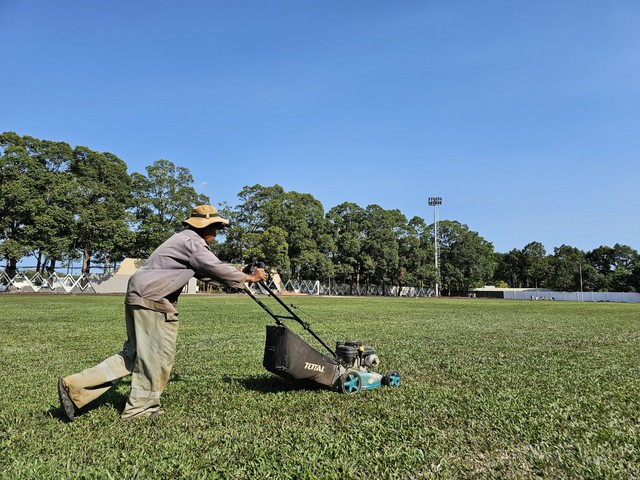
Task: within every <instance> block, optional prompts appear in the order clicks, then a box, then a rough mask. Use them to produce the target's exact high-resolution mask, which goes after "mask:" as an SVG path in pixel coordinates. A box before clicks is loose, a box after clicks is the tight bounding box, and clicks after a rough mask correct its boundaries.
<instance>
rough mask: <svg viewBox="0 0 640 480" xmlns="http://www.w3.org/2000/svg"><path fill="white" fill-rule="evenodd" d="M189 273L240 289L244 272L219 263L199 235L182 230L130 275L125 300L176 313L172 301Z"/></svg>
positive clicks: (187, 278)
mask: <svg viewBox="0 0 640 480" xmlns="http://www.w3.org/2000/svg"><path fill="white" fill-rule="evenodd" d="M193 276H195V277H196V278H198V279H200V280H205V281H211V280H214V281H217V282H220V283H224V284H226V285H229V286H230V287H232V288H242V287H243V286H244V284H245V279H246V275H245V274H244V273H242V272H241V271H239V270H238V269H236V268H233V267H232V266H230V265H227V264H226V263H223V262H221V261H220V259H218V257H216V256H215V255H214V254H213V252H212V251H211V250H210V249H209V246H208V245H207V243H206V242H205V241H204V239H203V238H202V237H200V235H198V234H197V233H196V232H194V231H193V230H183V231H181V232H178V233H176V234H174V235H173V236H171V237H170V238H169V239H168V240H167V241H166V242H164V243H163V244H162V245H160V246H159V247H158V248H156V250H155V251H154V252H153V253H152V254H151V256H150V257H149V258H148V259H147V261H146V262H144V264H142V266H141V267H140V268H139V269H138V270H136V272H135V273H134V274H133V275H132V276H131V278H130V279H129V286H128V287H127V294H126V297H125V303H126V304H127V305H139V306H141V307H145V308H149V309H151V310H156V311H159V312H167V313H176V309H175V306H174V303H175V302H176V301H177V299H178V296H179V295H180V292H181V291H182V288H183V287H184V286H185V285H186V284H187V282H188V281H189V280H190V279H191V278H192V277H193Z"/></svg>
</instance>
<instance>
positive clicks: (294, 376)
mask: <svg viewBox="0 0 640 480" xmlns="http://www.w3.org/2000/svg"><path fill="white" fill-rule="evenodd" d="M254 267H259V268H264V267H263V266H261V264H256V265H255V266H254ZM245 270H248V269H245ZM258 285H259V288H261V289H262V290H263V291H264V292H265V293H266V294H267V295H268V296H270V297H272V298H273V299H275V301H276V302H277V303H278V304H279V306H280V307H282V309H284V311H285V312H286V314H282V315H280V314H276V313H274V311H273V310H271V308H269V306H267V305H266V304H265V303H264V302H263V301H262V300H260V299H259V298H258V297H257V296H256V294H254V293H253V291H252V290H251V289H250V288H249V287H248V286H245V292H246V293H247V294H248V295H249V296H250V297H251V298H252V299H253V300H254V301H255V302H256V303H257V304H258V305H260V306H261V307H262V308H263V309H264V310H265V311H266V312H267V313H268V314H269V315H271V317H273V319H274V320H275V322H276V324H275V325H267V338H266V342H265V347H264V359H263V365H264V368H265V369H267V370H268V371H269V372H271V373H274V374H275V375H278V376H279V377H281V378H284V379H286V380H288V381H290V382H292V383H294V384H297V385H302V386H311V387H323V388H329V389H333V390H337V391H339V392H341V393H347V394H355V393H358V392H359V391H361V390H371V389H373V388H378V387H381V386H390V387H398V386H400V373H398V372H397V371H395V370H390V371H388V372H387V373H386V374H384V375H382V374H380V373H377V372H374V371H372V369H373V368H376V367H378V366H379V364H380V359H379V358H378V356H377V355H376V352H375V350H374V349H373V348H372V347H370V346H368V345H364V344H363V343H362V342H358V341H348V342H336V347H335V350H333V349H331V347H329V345H327V344H326V343H325V342H324V340H322V338H320V337H319V336H318V335H317V334H316V333H315V332H314V331H313V330H311V328H310V327H309V324H308V323H307V322H305V321H304V320H302V319H301V318H300V317H299V316H298V315H297V314H296V313H295V312H294V311H293V310H292V307H293V305H292V306H291V307H290V306H289V305H287V304H286V303H285V302H284V301H283V300H282V299H281V298H280V297H279V296H278V295H276V294H275V293H274V292H273V290H272V289H271V288H270V287H269V286H268V285H267V284H266V282H260V283H259V284H258ZM294 308H295V307H294ZM284 320H293V321H295V322H297V323H298V324H299V325H300V326H302V328H303V329H304V330H305V331H306V332H308V333H309V334H310V335H311V336H312V337H313V338H315V339H316V340H317V341H318V343H320V345H322V347H323V348H324V349H325V350H326V351H327V352H328V355H327V354H323V353H321V352H319V351H318V350H316V349H315V348H314V347H313V346H312V345H310V344H309V343H308V342H306V341H305V340H304V339H303V338H301V337H300V336H298V335H296V334H295V333H294V332H293V331H291V330H290V329H289V328H288V327H287V326H286V325H285V324H284V322H283V321H284Z"/></svg>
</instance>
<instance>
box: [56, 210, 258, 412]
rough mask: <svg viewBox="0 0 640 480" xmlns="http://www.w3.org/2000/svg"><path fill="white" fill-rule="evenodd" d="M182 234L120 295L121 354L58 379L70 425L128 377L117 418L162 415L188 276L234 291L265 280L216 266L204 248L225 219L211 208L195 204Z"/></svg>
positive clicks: (161, 249) (215, 259)
mask: <svg viewBox="0 0 640 480" xmlns="http://www.w3.org/2000/svg"><path fill="white" fill-rule="evenodd" d="M182 223H183V225H184V226H185V227H186V228H185V229H184V230H182V231H180V232H178V233H176V234H174V235H173V236H171V238H169V239H168V240H167V241H166V242H164V243H163V244H162V245H160V246H159V247H158V248H157V249H156V250H155V251H154V252H153V253H152V254H151V256H150V257H149V258H148V259H147V261H146V262H145V263H144V264H143V265H142V266H141V267H140V268H139V269H138V270H137V271H136V272H135V273H134V274H133V275H132V276H131V278H130V279H129V285H128V287H127V293H126V297H125V320H126V327H127V340H126V341H125V342H124V346H123V347H122V351H121V352H120V353H118V354H116V355H113V356H112V357H109V358H107V359H106V360H104V361H103V362H101V363H99V364H98V365H96V366H95V367H91V368H88V369H87V370H84V371H82V372H80V373H76V374H74V375H69V376H67V377H64V378H59V379H58V395H59V398H60V405H61V407H62V410H63V411H64V413H65V415H66V417H67V418H68V419H69V420H70V421H73V420H74V418H75V415H76V413H77V412H78V409H80V408H82V407H84V406H85V405H87V404H88V403H90V402H92V401H93V400H95V399H96V398H98V397H99V396H100V395H102V394H103V393H105V392H106V391H107V390H109V389H110V388H111V387H112V386H113V385H115V384H116V383H117V382H118V381H119V380H120V379H122V378H123V377H125V376H127V375H129V374H132V378H131V392H130V393H129V398H128V400H127V403H126V405H125V408H124V411H123V412H122V414H121V418H122V419H124V420H129V419H132V418H141V417H155V416H158V415H161V414H163V413H164V410H162V409H161V408H160V407H161V403H160V395H161V394H162V391H163V390H164V387H165V386H166V384H167V382H168V381H169V375H170V374H171V368H172V366H173V358H174V356H175V352H176V337H177V334H178V311H177V310H176V303H177V301H178V297H179V296H180V293H181V292H182V289H183V287H184V286H185V285H186V284H187V282H188V281H189V280H190V279H191V278H192V277H194V276H195V277H196V278H198V279H200V280H203V281H217V282H220V283H224V284H226V285H228V286H230V287H233V288H243V287H244V286H245V284H246V283H248V282H251V283H256V282H260V281H262V280H265V279H266V273H265V271H264V269H262V268H257V269H255V270H254V271H253V273H251V274H249V275H247V274H245V273H243V272H241V271H239V270H237V269H235V268H233V267H232V266H230V265H227V264H226V263H223V262H221V261H220V260H219V259H218V257H216V256H215V255H214V253H213V252H212V251H211V250H210V249H209V245H210V244H211V242H212V241H213V239H214V238H215V236H216V233H217V232H218V231H219V230H222V229H224V228H225V227H226V226H227V225H228V224H229V221H228V220H227V219H225V218H222V217H220V216H219V215H218V211H217V210H216V209H215V208H214V207H212V206H211V205H199V206H197V207H195V208H194V209H193V211H192V212H191V216H190V217H189V218H187V219H186V220H184V221H183V222H182Z"/></svg>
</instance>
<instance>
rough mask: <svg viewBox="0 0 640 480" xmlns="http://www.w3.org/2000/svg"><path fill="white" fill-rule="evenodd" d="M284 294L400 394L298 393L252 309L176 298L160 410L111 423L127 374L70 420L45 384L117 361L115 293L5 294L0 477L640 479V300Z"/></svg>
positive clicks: (1, 305) (120, 321)
mask: <svg viewBox="0 0 640 480" xmlns="http://www.w3.org/2000/svg"><path fill="white" fill-rule="evenodd" d="M291 301H293V302H295V303H296V304H297V305H299V306H300V308H301V311H302V312H303V313H304V312H306V314H307V315H306V316H305V318H306V319H307V320H308V321H309V322H310V323H311V324H312V326H313V327H315V330H316V331H317V332H318V333H319V334H320V335H321V336H322V337H323V338H326V339H327V340H329V341H330V342H333V341H335V340H348V339H361V340H364V341H366V342H367V344H369V345H371V346H373V347H374V348H376V350H377V352H378V354H379V356H380V358H381V360H382V365H381V369H382V370H385V369H387V368H395V369H397V370H399V371H400V372H401V373H402V385H401V386H400V388H397V389H390V388H381V389H376V390H371V391H367V392H361V393H359V394H357V395H341V394H338V393H335V392H330V391H326V390H304V389H300V388H294V387H291V386H290V385H289V384H287V383H286V382H284V381H283V380H280V379H279V378H277V377H275V376H272V375H271V374H269V373H268V372H266V371H264V370H263V368H262V353H263V342H264V326H265V324H268V323H271V319H270V317H268V316H267V315H266V314H265V313H264V312H263V311H262V310H261V309H260V308H259V307H258V306H257V305H256V304H255V303H253V302H252V301H251V300H250V299H249V298H247V297H245V296H242V295H237V296H212V297H207V296H203V297H187V296H183V297H182V298H181V300H180V322H181V323H180V334H179V338H178V352H177V356H176V362H175V366H174V369H175V374H174V377H173V380H172V381H170V382H169V384H168V386H167V388H166V390H165V393H164V394H163V403H164V406H165V409H166V410H167V414H166V415H165V416H163V417H159V418H156V419H152V420H138V421H134V422H123V421H121V420H119V418H118V415H119V413H120V409H121V408H122V407H123V405H124V402H125V399H126V395H127V392H128V388H129V382H128V381H123V382H122V383H121V384H119V385H118V386H117V387H115V388H114V389H112V391H110V392H109V393H108V394H106V395H105V396H104V397H103V398H101V399H100V400H98V402H97V404H96V405H95V407H94V408H92V409H89V410H88V411H86V412H85V413H84V414H83V415H81V416H80V417H78V419H77V420H76V422H74V423H64V422H62V421H60V420H59V418H58V416H57V415H58V412H57V408H58V400H57V393H56V378H57V377H58V376H59V375H63V376H64V375H68V374H71V373H75V372H77V371H80V370H82V369H84V368H86V367H90V366H93V365H94V364H96V363H97V362H99V361H101V360H103V359H104V358H106V357H107V356H109V355H112V354H113V353H116V352H118V351H119V350H120V347H121V346H122V342H123V340H124V314H123V305H122V303H123V300H122V298H121V297H93V296H57V295H47V296H33V295H2V296H0V312H1V313H0V329H1V330H0V331H1V333H0V367H1V371H2V380H1V382H0V387H1V388H0V478H38V479H41V478H78V477H82V478H218V477H219V478H249V479H254V478H292V479H293V478H296V479H298V478H309V479H311V478H328V479H332V478H336V479H338V478H353V479H356V478H357V479H360V478H398V479H405V478H469V477H478V478H537V477H551V478H638V477H640V367H639V366H638V365H639V360H640V341H639V340H640V305H630V304H612V303H599V304H593V303H572V302H530V301H499V300H496V301H493V300H447V299H438V300H433V299H381V298H370V299H360V298H358V299H356V298H335V299H334V298H308V297H295V298H291ZM335 332H340V334H339V335H338V334H336V333H335Z"/></svg>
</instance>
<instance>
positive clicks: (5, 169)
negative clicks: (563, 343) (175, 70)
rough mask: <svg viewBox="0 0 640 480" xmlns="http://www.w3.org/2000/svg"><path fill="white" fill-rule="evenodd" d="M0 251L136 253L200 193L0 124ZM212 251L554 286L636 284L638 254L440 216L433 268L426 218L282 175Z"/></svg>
mask: <svg viewBox="0 0 640 480" xmlns="http://www.w3.org/2000/svg"><path fill="white" fill-rule="evenodd" d="M0 152H1V154H2V155H1V157H0V256H2V258H4V260H5V262H6V265H5V270H6V271H7V273H8V274H9V275H10V276H12V275H15V273H16V271H17V264H18V262H19V261H20V260H21V259H22V258H24V257H27V256H30V257H34V258H35V259H36V263H37V265H36V269H37V270H39V271H45V270H46V271H49V272H53V271H54V270H55V268H56V267H57V266H58V265H60V263H61V262H69V261H74V260H80V259H81V260H82V271H83V273H89V272H90V269H91V268H92V265H94V266H95V265H96V264H99V265H103V266H104V268H107V267H108V266H109V265H110V264H111V263H113V262H117V261H119V260H121V259H123V258H124V257H134V258H144V257H146V256H148V255H149V254H150V253H151V251H153V249H154V248H155V247H157V246H158V245H159V244H160V243H162V242H163V241H164V240H166V239H167V238H168V237H169V236H170V235H171V234H173V233H174V232H175V231H176V230H178V229H179V228H180V226H181V221H182V219H183V218H184V217H185V215H186V213H187V211H188V209H189V207H191V206H194V205H197V204H202V203H209V198H208V197H207V196H206V195H203V194H201V193H198V192H197V191H196V190H195V188H194V187H193V177H192V175H191V173H190V172H189V170H188V169H186V168H184V167H179V166H176V165H174V164H173V163H172V162H170V161H168V160H158V161H156V162H154V163H153V164H152V165H150V166H147V167H146V168H145V173H138V172H135V173H133V174H131V175H129V174H128V173H127V165H126V163H125V162H124V161H123V160H121V159H120V158H118V157H117V156H116V155H113V154H111V153H108V152H103V153H100V152H96V151H93V150H90V149H88V148H86V147H75V148H72V147H71V146H69V145H68V144H67V143H65V142H54V141H48V140H39V139H36V138H33V137H29V136H19V135H17V134H16V133H13V132H5V133H3V134H0ZM238 199H239V203H238V204H237V205H234V206H232V205H229V204H226V203H225V204H223V205H222V209H221V211H222V213H223V215H226V216H227V217H228V218H229V219H230V220H231V226H230V228H228V229H227V230H226V231H225V234H224V236H223V237H222V238H221V239H219V240H218V241H216V244H215V245H214V246H213V249H214V251H216V252H217V253H218V255H219V256H220V258H222V259H223V260H225V261H227V262H231V263H238V264H243V263H249V262H252V261H265V262H266V263H267V264H268V265H269V266H272V267H274V268H276V269H277V270H278V272H279V273H280V274H281V276H282V277H283V278H284V279H285V280H287V279H320V280H323V281H331V282H335V283H343V284H349V285H351V286H356V285H390V286H391V285H398V286H423V287H425V286H426V287H430V286H433V285H435V283H436V281H438V283H439V284H440V285H441V289H442V291H443V293H444V294H456V293H461V292H465V291H467V290H468V289H469V288H472V287H477V286H482V285H486V284H493V285H497V286H509V287H538V288H548V289H552V290H561V291H577V290H584V291H589V290H591V291H640V256H639V255H638V252H637V251H635V250H634V249H633V248H631V247H629V246H625V245H618V244H616V245H614V246H613V247H608V246H601V247H598V248H596V249H595V250H592V251H590V252H583V251H581V250H579V249H577V248H575V247H571V246H568V245H562V246H560V247H555V248H554V250H553V253H547V252H546V251H545V249H544V246H543V245H542V244H541V243H539V242H531V243H529V244H528V245H526V246H525V247H524V248H522V249H521V250H519V249H513V250H511V251H510V252H507V253H498V252H495V251H494V248H493V244H492V243H491V242H488V241H487V240H486V239H484V238H483V237H482V236H481V235H480V234H479V233H477V232H474V231H472V230H470V229H469V227H468V226H467V225H464V224H461V223H460V222H457V221H455V220H442V221H440V222H439V223H438V239H439V250H440V256H439V260H440V261H439V265H440V269H439V271H437V270H436V268H435V248H434V238H433V230H434V229H433V224H429V223H427V222H425V220H424V219H422V218H420V217H417V216H415V217H413V218H411V219H407V217H406V216H405V215H404V214H402V212H400V211H399V210H387V209H384V208H382V207H381V206H379V205H368V206H367V207H361V206H359V205H357V204H355V203H350V202H344V203H341V204H340V205H337V206H334V207H332V208H331V209H329V210H328V211H325V209H324V207H323V205H322V203H321V202H319V201H318V200H317V199H315V198H314V197H313V196H312V195H311V194H308V193H299V192H295V191H285V190H284V189H283V188H282V187H281V186H279V185H273V186H262V185H254V186H246V187H244V188H243V189H242V191H241V192H240V193H239V194H238Z"/></svg>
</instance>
